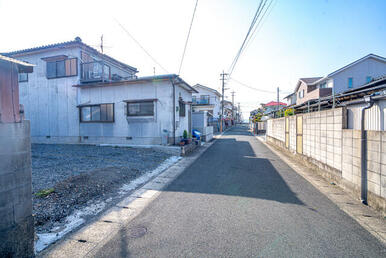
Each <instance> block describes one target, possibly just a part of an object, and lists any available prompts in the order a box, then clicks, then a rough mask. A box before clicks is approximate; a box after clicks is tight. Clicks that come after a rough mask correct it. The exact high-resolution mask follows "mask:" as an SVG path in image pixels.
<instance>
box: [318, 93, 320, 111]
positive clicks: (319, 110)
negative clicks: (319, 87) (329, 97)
mask: <svg viewBox="0 0 386 258" xmlns="http://www.w3.org/2000/svg"><path fill="white" fill-rule="evenodd" d="M318 111H320V96H319V101H318Z"/></svg>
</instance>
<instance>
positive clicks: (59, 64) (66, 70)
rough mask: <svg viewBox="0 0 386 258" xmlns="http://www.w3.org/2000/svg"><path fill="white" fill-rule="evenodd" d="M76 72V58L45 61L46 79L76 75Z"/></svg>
mask: <svg viewBox="0 0 386 258" xmlns="http://www.w3.org/2000/svg"><path fill="white" fill-rule="evenodd" d="M77 72H78V59H77V58H69V59H64V60H56V61H47V78H48V79H53V78H61V77H69V76H76V75H77Z"/></svg>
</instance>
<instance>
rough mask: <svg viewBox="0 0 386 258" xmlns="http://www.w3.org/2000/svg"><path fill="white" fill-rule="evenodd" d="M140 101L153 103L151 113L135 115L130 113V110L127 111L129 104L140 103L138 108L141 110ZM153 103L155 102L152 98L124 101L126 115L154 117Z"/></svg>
mask: <svg viewBox="0 0 386 258" xmlns="http://www.w3.org/2000/svg"><path fill="white" fill-rule="evenodd" d="M141 103H151V104H152V105H153V111H152V114H135V115H132V114H130V112H129V106H130V104H140V106H139V108H140V111H141ZM154 103H155V101H154V100H138V101H126V117H154V115H155V110H154V108H155V105H154Z"/></svg>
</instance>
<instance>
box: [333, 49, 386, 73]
mask: <svg viewBox="0 0 386 258" xmlns="http://www.w3.org/2000/svg"><path fill="white" fill-rule="evenodd" d="M369 58H373V59H375V60H378V61H381V62H384V63H386V58H384V57H382V56H378V55H375V54H368V55H367V56H364V57H362V58H359V59H358V60H356V61H354V62H352V63H350V64H348V65H346V66H343V67H342V68H339V69H338V70H336V71H334V72H332V73H330V74H329V75H327V77H331V76H334V75H336V74H338V73H340V72H343V71H344V70H346V69H348V68H350V67H352V66H354V65H356V64H358V63H361V62H363V61H364V60H366V59H369Z"/></svg>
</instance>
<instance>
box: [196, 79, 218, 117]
mask: <svg viewBox="0 0 386 258" xmlns="http://www.w3.org/2000/svg"><path fill="white" fill-rule="evenodd" d="M193 88H194V89H195V90H197V93H193V96H192V103H193V111H195V112H200V111H207V112H208V113H209V115H211V116H213V118H215V119H218V118H219V117H220V115H221V94H220V93H219V92H218V91H217V90H214V89H212V88H209V87H206V86H204V85H201V84H196V85H194V86H193Z"/></svg>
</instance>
